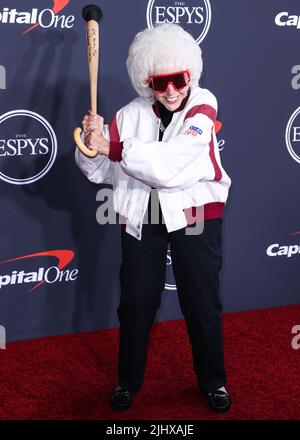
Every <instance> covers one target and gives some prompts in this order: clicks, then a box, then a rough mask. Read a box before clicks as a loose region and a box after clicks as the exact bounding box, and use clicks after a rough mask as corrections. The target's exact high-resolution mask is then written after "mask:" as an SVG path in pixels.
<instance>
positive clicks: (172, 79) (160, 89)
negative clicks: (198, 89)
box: [148, 71, 190, 111]
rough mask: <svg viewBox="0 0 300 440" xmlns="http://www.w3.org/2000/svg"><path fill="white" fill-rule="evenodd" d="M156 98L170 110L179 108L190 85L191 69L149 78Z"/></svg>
mask: <svg viewBox="0 0 300 440" xmlns="http://www.w3.org/2000/svg"><path fill="white" fill-rule="evenodd" d="M148 83H149V87H150V88H151V89H152V91H153V96H154V98H155V99H156V100H157V101H159V102H161V103H162V104H163V105H164V106H165V107H166V108H167V110H169V111H175V110H177V109H178V108H179V107H180V105H181V103H182V101H183V100H184V99H185V98H186V96H187V94H188V91H189V87H190V73H189V71H180V72H175V73H164V74H159V75H152V76H150V77H149V79H148Z"/></svg>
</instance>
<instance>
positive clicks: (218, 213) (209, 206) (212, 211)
mask: <svg viewBox="0 0 300 440" xmlns="http://www.w3.org/2000/svg"><path fill="white" fill-rule="evenodd" d="M224 205H225V203H222V202H212V203H206V205H204V220H213V219H215V218H222V217H223V208H224ZM183 211H184V214H185V218H186V222H187V224H188V225H193V224H194V223H199V222H201V221H203V216H202V215H200V213H199V214H198V215H197V210H196V207H195V206H193V207H192V208H186V209H184V210H183ZM200 212H201V213H202V209H201V211H200ZM121 228H122V231H125V229H126V223H122V224H121Z"/></svg>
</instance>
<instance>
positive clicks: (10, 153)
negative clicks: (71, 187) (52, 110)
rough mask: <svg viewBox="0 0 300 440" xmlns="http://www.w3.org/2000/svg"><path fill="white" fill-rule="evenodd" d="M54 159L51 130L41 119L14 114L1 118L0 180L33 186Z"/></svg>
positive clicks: (19, 112) (30, 114) (23, 112)
mask: <svg viewBox="0 0 300 440" xmlns="http://www.w3.org/2000/svg"><path fill="white" fill-rule="evenodd" d="M56 155H57V139H56V136H55V133H54V130H53V128H52V127H51V125H50V124H49V122H48V121H46V119H44V118H43V117H42V116H41V115H39V114H37V113H34V112H32V111H29V110H13V111H10V112H8V113H5V114H3V115H1V116H0V179H2V180H4V181H5V182H7V183H11V184H14V185H27V184H29V183H34V182H36V181H38V180H39V179H41V178H42V177H44V176H45V175H46V174H47V173H48V172H49V170H50V169H51V167H52V165H53V163H54V161H55V158H56Z"/></svg>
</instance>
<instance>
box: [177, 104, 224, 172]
mask: <svg viewBox="0 0 300 440" xmlns="http://www.w3.org/2000/svg"><path fill="white" fill-rule="evenodd" d="M197 113H201V114H203V115H205V116H207V117H208V118H209V119H210V120H211V121H212V123H213V124H214V125H215V123H216V116H217V112H216V110H215V109H214V108H213V107H212V106H210V105H208V104H202V105H195V106H194V107H192V108H191V109H190V110H189V111H188V112H187V114H186V115H185V118H184V120H186V119H188V118H192V117H193V116H195V115H196V114H197ZM212 133H213V128H212ZM209 157H210V160H211V162H212V164H213V167H214V171H215V177H214V180H217V181H219V180H221V179H222V171H221V169H220V167H219V165H218V162H217V159H216V156H215V145H214V138H213V136H211V141H210V143H209Z"/></svg>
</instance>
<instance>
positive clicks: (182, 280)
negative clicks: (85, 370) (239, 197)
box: [118, 219, 226, 393]
mask: <svg viewBox="0 0 300 440" xmlns="http://www.w3.org/2000/svg"><path fill="white" fill-rule="evenodd" d="M221 229H222V219H213V220H207V221H205V224H204V231H203V233H202V234H200V235H186V234H185V228H183V229H180V230H177V231H174V232H171V233H168V232H167V229H166V227H165V225H164V224H153V225H152V224H144V225H143V231H142V240H141V241H139V240H137V239H136V238H134V237H132V236H131V235H129V234H127V233H126V232H125V231H124V230H122V251H123V261H122V265H121V269H120V281H121V299H120V305H119V308H118V316H119V321H120V331H119V384H120V385H121V386H123V387H124V388H126V389H128V390H130V391H131V392H133V393H136V392H138V391H139V390H140V388H141V386H142V383H143V378H144V370H145V365H146V358H147V349H148V342H149V334H150V329H151V326H152V324H153V322H154V319H155V315H156V312H157V310H158V309H159V307H160V304H161V294H162V292H163V290H164V284H165V275H166V257H167V248H168V243H169V242H170V249H171V257H172V265H173V271H174V276H175V280H176V285H177V292H178V296H179V302H180V306H181V310H182V313H183V315H184V317H185V320H186V325H187V330H188V335H189V339H190V342H191V346H192V353H193V364H194V370H195V373H196V377H197V381H198V386H199V388H200V389H201V390H202V391H204V392H211V391H213V390H215V389H217V388H219V387H222V386H223V385H225V383H226V373H225V368H224V355H223V341H222V323H221V313H222V304H221V301H220V294H219V271H220V268H221V265H222V239H221ZM166 343H167V341H166Z"/></svg>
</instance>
